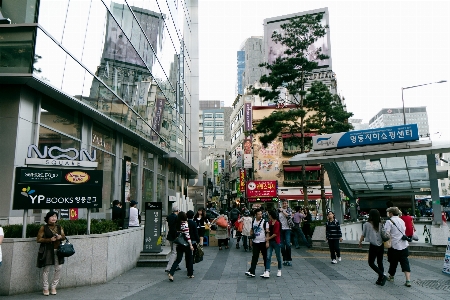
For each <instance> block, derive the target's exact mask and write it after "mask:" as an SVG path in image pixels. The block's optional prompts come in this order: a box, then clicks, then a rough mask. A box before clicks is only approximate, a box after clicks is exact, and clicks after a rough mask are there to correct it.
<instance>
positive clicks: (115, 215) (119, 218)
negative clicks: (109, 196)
mask: <svg viewBox="0 0 450 300" xmlns="http://www.w3.org/2000/svg"><path fill="white" fill-rule="evenodd" d="M111 220H113V221H116V222H117V224H119V227H122V226H123V209H122V207H121V206H120V201H119V200H114V201H113V207H112V217H111Z"/></svg>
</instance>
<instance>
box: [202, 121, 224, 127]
mask: <svg viewBox="0 0 450 300" xmlns="http://www.w3.org/2000/svg"><path fill="white" fill-rule="evenodd" d="M223 125H224V122H223V121H216V122H212V121H208V122H204V123H203V126H204V127H214V126H218V127H219V126H221V127H223Z"/></svg>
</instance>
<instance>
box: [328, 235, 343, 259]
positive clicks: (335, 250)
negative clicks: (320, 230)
mask: <svg viewBox="0 0 450 300" xmlns="http://www.w3.org/2000/svg"><path fill="white" fill-rule="evenodd" d="M328 247H329V248H330V254H331V260H333V259H336V255H337V257H341V249H340V248H339V240H328Z"/></svg>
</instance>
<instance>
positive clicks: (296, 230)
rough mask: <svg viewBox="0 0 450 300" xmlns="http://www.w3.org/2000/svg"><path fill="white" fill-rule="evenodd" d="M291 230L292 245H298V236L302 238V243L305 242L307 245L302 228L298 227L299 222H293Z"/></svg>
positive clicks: (307, 245)
mask: <svg viewBox="0 0 450 300" xmlns="http://www.w3.org/2000/svg"><path fill="white" fill-rule="evenodd" d="M293 231H294V245H295V247H296V248H298V247H299V245H298V238H299V236H300V238H301V239H302V241H303V243H305V246H306V247H309V243H308V240H307V239H306V237H305V235H304V234H303V230H302V229H301V228H300V225H299V224H295V226H294V228H293Z"/></svg>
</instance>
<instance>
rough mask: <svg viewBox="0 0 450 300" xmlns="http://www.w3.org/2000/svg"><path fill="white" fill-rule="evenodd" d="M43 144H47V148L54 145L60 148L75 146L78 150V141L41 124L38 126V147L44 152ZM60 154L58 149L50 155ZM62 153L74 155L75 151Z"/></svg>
mask: <svg viewBox="0 0 450 300" xmlns="http://www.w3.org/2000/svg"><path fill="white" fill-rule="evenodd" d="M45 146H47V148H48V149H49V148H50V147H53V146H56V147H59V148H61V149H68V148H75V149H77V150H78V151H79V150H80V141H77V140H75V139H72V138H70V137H67V136H65V135H63V134H60V133H58V132H56V131H53V130H50V129H48V128H45V127H43V126H40V127H39V144H38V148H39V151H40V152H41V153H44V147H45ZM60 154H63V153H62V152H60V151H57V150H53V151H52V155H54V156H58V155H60ZM64 154H67V155H69V156H74V155H75V153H72V151H70V152H67V153H64ZM61 159H64V158H61Z"/></svg>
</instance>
